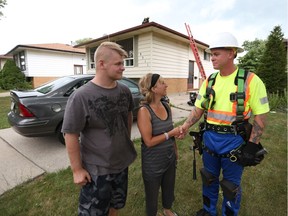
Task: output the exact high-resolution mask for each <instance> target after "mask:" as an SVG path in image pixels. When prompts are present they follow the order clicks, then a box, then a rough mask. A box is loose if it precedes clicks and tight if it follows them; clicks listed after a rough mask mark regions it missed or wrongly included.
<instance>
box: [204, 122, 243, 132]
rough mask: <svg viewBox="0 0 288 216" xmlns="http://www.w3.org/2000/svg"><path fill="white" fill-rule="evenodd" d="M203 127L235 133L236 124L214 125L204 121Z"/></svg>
mask: <svg viewBox="0 0 288 216" xmlns="http://www.w3.org/2000/svg"><path fill="white" fill-rule="evenodd" d="M205 129H206V130H212V131H215V132H220V133H235V132H236V133H237V129H236V125H215V124H209V123H207V122H206V123H205Z"/></svg>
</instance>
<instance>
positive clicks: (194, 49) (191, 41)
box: [185, 23, 206, 80]
mask: <svg viewBox="0 0 288 216" xmlns="http://www.w3.org/2000/svg"><path fill="white" fill-rule="evenodd" d="M185 27H186V30H187V33H188V36H189V40H190V46H191V49H192V51H193V54H194V56H195V60H196V63H197V66H198V68H199V71H200V73H201V77H202V78H203V79H204V80H205V79H206V74H205V71H204V68H203V65H202V63H201V60H200V57H199V54H198V49H197V46H196V42H195V40H194V38H193V36H192V33H191V30H190V26H189V25H188V24H186V23H185Z"/></svg>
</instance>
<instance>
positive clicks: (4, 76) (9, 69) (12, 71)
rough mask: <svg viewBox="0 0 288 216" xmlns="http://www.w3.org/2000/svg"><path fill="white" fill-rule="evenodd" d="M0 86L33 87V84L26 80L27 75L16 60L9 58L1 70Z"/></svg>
mask: <svg viewBox="0 0 288 216" xmlns="http://www.w3.org/2000/svg"><path fill="white" fill-rule="evenodd" d="M0 88H1V89H4V90H10V89H28V88H31V84H30V83H28V82H26V78H25V75H24V74H23V73H22V72H21V70H20V68H19V67H17V66H16V64H15V62H14V61H13V60H10V59H9V60H7V61H6V63H5V65H4V67H3V69H2V70H1V71H0Z"/></svg>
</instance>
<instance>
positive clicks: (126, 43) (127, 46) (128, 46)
mask: <svg viewBox="0 0 288 216" xmlns="http://www.w3.org/2000/svg"><path fill="white" fill-rule="evenodd" d="M116 43H118V44H119V45H121V46H122V48H123V49H124V50H125V51H126V52H127V54H128V58H126V59H124V65H125V67H131V66H134V49H133V38H127V39H125V40H120V41H116Z"/></svg>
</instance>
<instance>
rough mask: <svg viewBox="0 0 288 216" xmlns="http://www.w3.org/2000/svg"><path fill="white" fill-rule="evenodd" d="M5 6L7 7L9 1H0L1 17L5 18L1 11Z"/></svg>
mask: <svg viewBox="0 0 288 216" xmlns="http://www.w3.org/2000/svg"><path fill="white" fill-rule="evenodd" d="M5 5H7V1H6V0H0V17H1V16H3V13H2V11H1V9H2V8H4V6H5Z"/></svg>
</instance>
